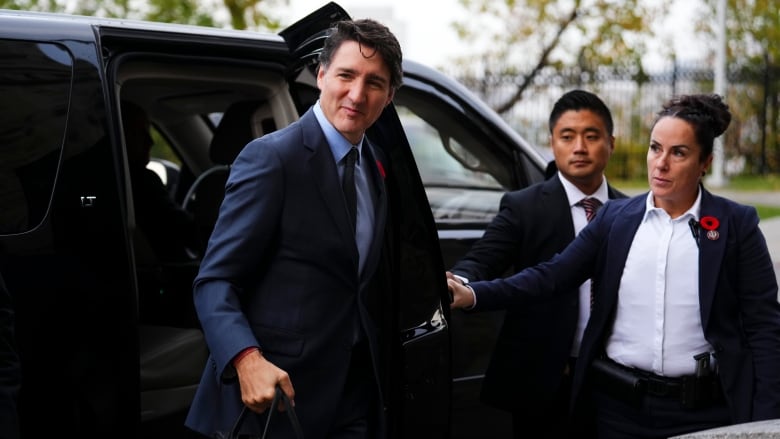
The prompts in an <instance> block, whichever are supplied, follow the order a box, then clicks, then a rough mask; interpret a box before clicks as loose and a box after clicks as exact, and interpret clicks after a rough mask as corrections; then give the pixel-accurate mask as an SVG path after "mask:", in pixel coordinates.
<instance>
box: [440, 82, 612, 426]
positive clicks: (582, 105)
mask: <svg viewBox="0 0 780 439" xmlns="http://www.w3.org/2000/svg"><path fill="white" fill-rule="evenodd" d="M549 129H550V148H551V149H552V152H553V156H554V157H555V161H554V163H555V169H554V171H555V173H554V175H553V176H552V177H551V178H549V179H547V180H546V181H544V182H541V183H538V184H535V185H533V186H530V187H528V188H525V189H522V190H519V191H514V192H509V193H507V194H505V195H504V196H503V198H502V199H501V204H500V208H499V213H498V215H496V217H495V218H494V219H493V221H492V222H491V224H490V225H489V226H488V228H487V229H486V230H485V233H484V235H483V236H482V238H481V239H480V240H479V241H477V242H476V243H475V244H474V245H473V246H472V248H471V249H470V250H469V252H468V253H467V254H466V255H465V256H464V257H463V258H462V259H461V260H459V261H458V262H457V263H456V264H455V265H454V266H453V267H452V269H451V273H452V274H454V275H456V276H458V277H459V278H460V279H461V281H464V282H466V281H468V282H473V281H478V280H491V279H495V278H497V277H501V276H503V275H505V274H506V273H507V271H508V270H510V269H511V270H512V272H513V273H514V272H517V271H520V270H522V269H523V268H525V267H529V266H532V265H536V264H537V263H539V262H542V261H546V260H548V259H549V258H551V257H552V256H553V255H554V254H555V253H558V252H560V251H562V250H563V249H564V248H565V247H566V245H567V244H568V243H569V242H571V240H572V239H574V236H575V235H576V234H577V233H578V232H579V231H580V230H581V229H582V228H583V227H585V224H586V222H587V218H586V211H585V209H584V208H583V206H581V205H579V204H578V202H580V200H582V199H584V198H587V197H592V198H595V199H597V200H598V201H599V203H602V204H603V203H605V202H607V200H608V199H612V198H619V197H625V195H623V194H622V193H620V192H619V191H617V190H615V189H614V188H612V187H611V186H609V185H608V184H607V181H606V178H605V176H604V168H606V166H607V163H608V162H609V158H610V156H611V155H612V152H613V150H614V148H615V138H614V136H613V121H612V114H611V112H610V111H609V108H608V107H607V105H606V104H605V103H604V102H603V101H602V100H601V99H600V98H599V97H598V96H596V95H595V94H593V93H590V92H588V91H585V90H572V91H569V92H567V93H565V94H564V95H563V96H561V97H560V98H559V99H558V101H557V102H556V103H555V104H554V105H553V109H552V111H551V112H550V119H549ZM574 289H577V287H575V288H574ZM579 289H580V291H581V294H573V295H568V296H565V297H561V298H560V299H558V300H555V301H550V302H547V303H540V304H536V305H534V306H529V307H513V308H509V309H507V312H506V314H505V318H504V323H503V325H502V327H501V332H500V333H499V336H498V339H497V341H496V346H495V348H494V350H493V355H492V357H491V360H490V364H489V366H488V369H487V371H486V372H485V379H484V382H483V385H482V400H483V401H484V402H485V403H486V404H488V405H491V406H494V407H497V408H500V409H502V410H506V411H509V412H510V413H511V414H512V423H513V426H514V436H515V437H518V438H519V437H525V435H526V434H527V432H528V431H548V432H550V435H551V436H555V437H565V436H568V435H569V434H570V433H573V435H574V437H578V438H584V437H588V432H591V431H592V430H593V428H590V429H588V428H587V426H586V425H577V426H571V425H570V423H569V420H568V412H569V410H568V401H569V391H570V388H571V376H572V372H573V368H572V366H573V364H574V361H575V359H576V357H577V352H578V350H579V343H580V339H581V338H582V332H583V330H584V328H585V323H586V322H587V319H588V315H589V313H590V308H589V303H590V282H589V281H586V282H585V283H583V285H581V286H579ZM580 296H582V297H580ZM585 418H587V417H585ZM591 419H592V417H591ZM572 427H573V428H572ZM568 430H573V431H568Z"/></svg>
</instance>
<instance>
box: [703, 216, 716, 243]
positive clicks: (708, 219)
mask: <svg viewBox="0 0 780 439" xmlns="http://www.w3.org/2000/svg"><path fill="white" fill-rule="evenodd" d="M699 224H701V228H702V229H704V230H706V231H707V239H709V240H710V241H715V240H716V239H718V238H719V237H720V233H718V231H717V230H716V229H717V228H718V226H719V225H720V221H718V219H717V218H715V217H714V216H703V217H701V220H699Z"/></svg>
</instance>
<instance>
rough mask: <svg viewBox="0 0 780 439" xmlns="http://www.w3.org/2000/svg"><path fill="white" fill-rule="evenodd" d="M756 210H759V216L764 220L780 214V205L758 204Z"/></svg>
mask: <svg viewBox="0 0 780 439" xmlns="http://www.w3.org/2000/svg"><path fill="white" fill-rule="evenodd" d="M755 207H756V211H757V212H758V217H759V218H760V219H762V220H765V219H768V218H772V217H776V216H780V207H777V206H762V205H757V206H755Z"/></svg>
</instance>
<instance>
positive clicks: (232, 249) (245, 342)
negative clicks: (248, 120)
mask: <svg viewBox="0 0 780 439" xmlns="http://www.w3.org/2000/svg"><path fill="white" fill-rule="evenodd" d="M401 61H402V54H401V47H400V45H399V43H398V41H397V39H396V38H395V36H394V35H393V34H392V33H391V32H390V31H389V29H387V28H386V27H385V26H383V25H381V24H379V23H377V22H375V21H373V20H356V21H345V22H339V23H336V25H335V26H334V27H333V28H332V29H331V33H330V35H329V36H328V38H327V40H326V42H325V45H324V48H323V51H322V53H321V54H320V66H319V70H318V73H317V85H318V87H319V89H320V97H319V100H318V102H317V103H316V104H315V105H314V106H313V107H312V108H311V109H309V111H307V112H306V113H305V114H304V115H303V116H302V117H301V119H300V120H299V121H297V122H295V123H293V124H291V125H290V126H288V127H286V128H283V129H281V130H279V131H276V132H274V133H271V134H268V135H266V136H264V137H262V138H260V139H256V140H254V141H252V142H250V143H249V144H248V145H247V146H246V147H245V148H244V149H243V150H242V152H241V153H240V154H239V156H238V158H237V159H236V161H235V163H234V164H233V167H232V170H231V174H230V177H229V179H228V182H227V185H226V195H225V199H224V202H223V204H222V207H221V209H220V213H219V218H218V220H217V223H216V226H215V228H214V231H213V234H212V236H211V239H210V240H209V243H208V248H207V250H206V253H205V255H204V258H203V262H202V264H201V267H200V272H199V274H198V276H197V278H196V279H195V282H194V299H195V306H196V309H197V311H198V316H199V318H200V321H201V323H202V325H203V330H204V333H205V336H206V341H207V344H208V347H209V350H210V353H211V356H210V358H209V360H208V364H207V365H206V369H205V371H204V374H203V378H202V381H201V384H200V386H199V388H198V391H197V394H196V396H195V400H194V402H193V404H192V407H191V410H190V413H189V415H188V418H187V420H186V425H187V426H189V427H190V428H192V429H193V430H196V431H199V432H201V433H203V434H205V435H209V436H213V435H215V434H216V433H219V432H221V433H225V432H227V431H228V430H230V428H231V426H232V425H233V423H234V421H235V420H236V418H237V416H238V415H239V412H240V411H241V409H242V407H243V406H247V407H248V408H249V409H250V410H251V411H252V412H255V413H263V412H264V411H266V410H267V408H268V407H269V405H270V403H271V400H272V398H273V396H274V392H275V387H276V386H279V387H280V388H281V389H282V391H283V392H284V393H285V394H286V395H287V396H288V397H289V398H290V399H291V400H292V401H293V404H294V407H295V408H296V412H297V413H298V418H299V420H300V423H301V427H302V430H303V433H304V435H305V437H306V438H307V439H309V438H366V437H371V438H376V437H379V438H381V437H383V436H384V435H385V428H384V424H385V421H384V418H383V414H382V412H383V404H382V389H381V386H380V381H381V376H380V372H379V370H380V364H379V361H378V355H379V352H380V348H381V346H380V338H379V334H378V331H377V322H376V321H375V319H374V318H373V316H375V315H376V314H375V313H376V312H377V311H378V310H377V309H374V308H375V306H372V304H375V303H377V294H378V289H379V288H381V286H382V285H381V284H382V282H381V280H378V276H377V272H378V271H379V269H378V267H379V266H380V265H381V263H380V259H381V258H380V255H381V253H382V247H383V236H384V231H385V223H386V217H387V197H386V192H385V186H384V181H383V178H384V172H385V168H386V167H387V165H388V164H387V163H386V161H385V157H384V156H383V154H382V152H381V151H380V150H379V149H378V148H374V147H373V146H372V145H371V143H370V142H369V141H368V140H367V139H366V138H365V136H364V133H365V131H366V130H367V129H368V128H369V127H370V126H371V125H372V124H373V123H374V122H375V121H376V120H377V119H378V118H379V116H380V115H381V113H382V111H383V110H384V108H385V107H386V106H387V105H388V104H390V102H391V100H392V98H393V96H394V93H395V91H396V90H397V89H398V87H400V85H401V81H402V69H401ZM354 149H356V150H357V151H356V152H357V154H358V155H357V160H356V165H355V168H354V179H355V183H353V186H352V187H351V190H352V191H356V192H357V194H356V204H357V213H356V217H355V218H352V217H351V215H350V213H349V212H350V207H349V206H348V203H347V198H346V196H345V192H349V191H350V188H347V187H345V188H342V177H343V175H344V174H345V173H347V163H346V162H347V160H348V156H349V155H350V154H354V153H353V152H351V151H352V150H354ZM273 420H274V422H272V423H271V431H270V435H271V437H274V438H282V437H293V430H292V429H291V427H290V425H289V423H285V422H284V421H286V417H284V416H274V417H273ZM261 421H262V418H261V417H257V416H250V417H248V418H247V420H246V422H244V423H243V427H242V429H241V434H242V435H247V436H249V437H252V436H260V434H261V433H262V428H261ZM277 421H278V422H277Z"/></svg>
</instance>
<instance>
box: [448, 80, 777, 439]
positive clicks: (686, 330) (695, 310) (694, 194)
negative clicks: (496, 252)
mask: <svg viewBox="0 0 780 439" xmlns="http://www.w3.org/2000/svg"><path fill="white" fill-rule="evenodd" d="M730 120H731V114H730V112H729V111H728V107H727V106H726V104H725V103H724V102H723V101H722V100H721V98H720V97H719V96H717V95H688V96H681V97H679V98H675V99H672V100H670V101H669V102H667V103H666V104H665V105H664V106H663V109H662V110H661V111H660V112H659V113H658V117H657V119H656V122H655V124H654V125H653V129H652V132H651V135H650V147H649V149H648V153H647V172H648V180H649V183H650V191H649V192H648V193H647V194H646V195H640V196H637V197H633V198H630V199H622V200H613V201H610V202H609V203H607V204H606V205H605V206H604V207H603V208H602V209H601V210H600V211H599V212H598V214H597V215H596V217H595V219H594V220H593V221H592V222H591V223H590V224H589V225H588V226H586V227H585V229H583V231H582V232H581V233H580V234H579V235H578V236H577V238H575V240H574V241H572V243H571V244H570V245H569V246H567V247H566V249H565V250H564V251H563V252H562V253H560V254H559V255H556V256H555V257H553V259H551V260H550V261H548V262H545V263H542V264H539V265H536V266H534V267H530V268H528V269H525V270H523V271H521V272H520V273H518V274H515V275H513V276H511V277H509V278H506V279H498V280H493V281H485V282H476V283H472V284H469V285H466V286H464V285H461V283H460V282H456V281H453V280H450V281H448V284H449V286H450V290H451V291H452V293H453V296H454V302H453V307H455V308H467V309H473V310H490V309H500V308H503V307H506V306H510V305H511V306H527V304H528V303H531V302H544V301H548V300H554V299H555V298H556V297H563V296H566V295H571V293H570V291H571V289H572V288H573V287H575V286H576V285H578V284H580V283H581V282H582V281H583V280H585V279H588V278H590V279H592V280H593V282H594V285H595V290H594V298H595V301H594V304H593V309H592V313H591V317H590V319H589V321H588V325H587V327H586V329H585V334H584V336H583V340H582V344H581V347H580V355H579V359H578V361H577V365H576V369H575V375H574V382H573V385H572V386H573V390H572V406H573V408H574V409H575V411H576V409H577V407H578V406H582V405H588V404H593V405H594V406H595V408H596V411H597V423H598V435H599V437H600V438H607V439H609V438H627V437H630V438H639V439H641V438H648V439H651V438H652V439H654V438H667V437H670V436H675V435H680V434H684V433H688V432H692V431H698V430H704V429H709V428H714V427H718V426H723V425H727V424H732V423H741V422H748V421H756V420H763V419H773V418H780V367H778V364H780V303H778V300H777V279H776V277H775V273H774V269H773V266H772V261H771V258H770V256H769V251H768V249H767V245H766V241H765V239H764V236H763V234H762V233H761V231H760V229H759V227H758V221H759V220H758V216H757V214H756V210H755V208H753V207H749V206H743V205H740V204H737V203H735V202H733V201H730V200H727V199H725V198H722V197H718V196H716V195H713V194H712V193H710V192H709V191H707V190H706V189H704V187H703V186H702V184H701V178H702V177H703V176H704V175H705V173H706V170H707V168H708V167H709V165H710V164H711V162H712V157H713V156H712V150H713V142H714V139H715V138H716V137H718V136H719V135H721V134H722V133H723V132H724V131H725V130H726V128H727V127H728V124H729V122H730Z"/></svg>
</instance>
